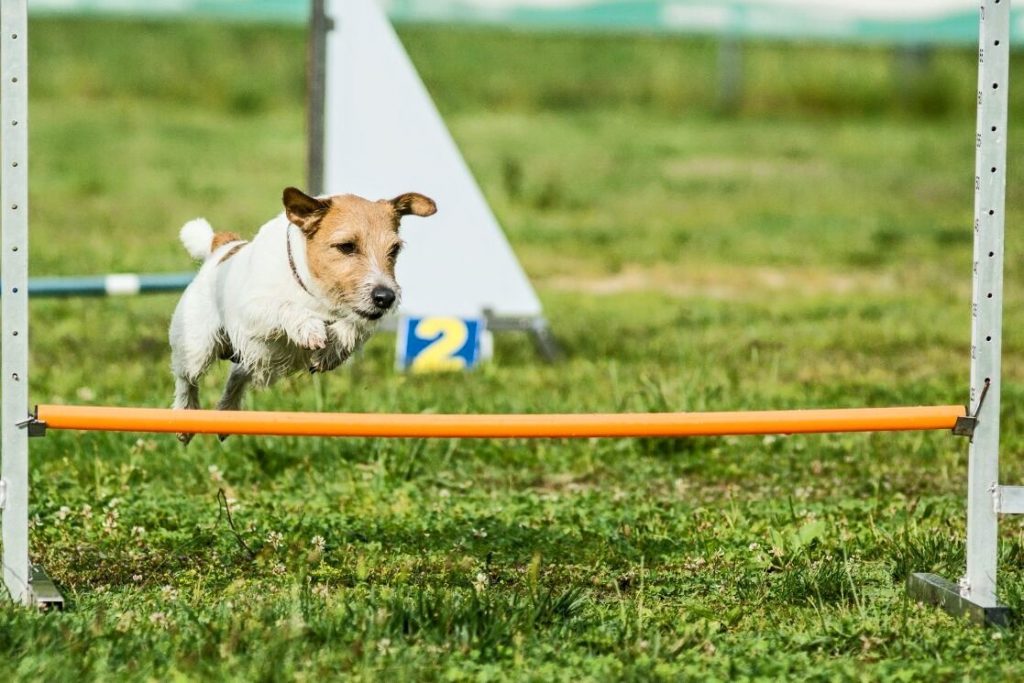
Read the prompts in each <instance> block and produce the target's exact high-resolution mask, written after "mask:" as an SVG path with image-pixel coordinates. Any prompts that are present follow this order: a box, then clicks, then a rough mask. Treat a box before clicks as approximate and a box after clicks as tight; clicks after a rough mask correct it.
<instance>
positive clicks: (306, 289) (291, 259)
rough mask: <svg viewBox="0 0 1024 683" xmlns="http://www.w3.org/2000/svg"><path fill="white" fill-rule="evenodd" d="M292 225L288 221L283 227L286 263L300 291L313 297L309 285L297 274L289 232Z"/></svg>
mask: <svg viewBox="0 0 1024 683" xmlns="http://www.w3.org/2000/svg"><path fill="white" fill-rule="evenodd" d="M293 225H295V224H294V223H289V224H288V227H287V228H286V229H285V233H284V241H285V244H287V245H288V265H289V266H290V267H291V269H292V275H293V276H294V277H295V281H296V282H298V283H299V287H302V291H304V292H305V293H306V294H309V295H310V296H312V297H313V298H314V299H315V298H316V297H315V296H313V292H311V291H309V287H307V286H306V283H305V282H303V281H302V277H301V276H300V275H299V269H298V268H296V267H295V257H294V256H292V233H291V230H292V226H293Z"/></svg>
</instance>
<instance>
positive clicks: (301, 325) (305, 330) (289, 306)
mask: <svg viewBox="0 0 1024 683" xmlns="http://www.w3.org/2000/svg"><path fill="white" fill-rule="evenodd" d="M245 318H246V319H247V322H248V325H247V326H246V327H247V328H248V329H249V330H250V332H255V333H256V336H266V337H268V338H269V337H274V336H277V335H280V334H282V333H283V334H284V335H285V336H286V337H288V340H289V341H290V342H292V343H293V344H295V345H297V346H299V347H301V348H303V349H309V350H310V351H316V350H317V349H322V348H324V347H326V346H327V324H326V323H325V322H324V321H323V320H321V319H320V318H318V317H316V316H314V315H312V314H311V313H310V311H309V310H308V309H306V308H304V307H302V306H299V305H297V304H294V303H290V302H289V303H283V304H282V303H277V304H276V305H273V304H272V305H270V306H268V305H267V301H265V300H257V301H253V302H252V303H251V304H249V306H247V307H246V311H245Z"/></svg>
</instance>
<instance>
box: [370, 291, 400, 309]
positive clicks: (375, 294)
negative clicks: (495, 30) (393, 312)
mask: <svg viewBox="0 0 1024 683" xmlns="http://www.w3.org/2000/svg"><path fill="white" fill-rule="evenodd" d="M370 297H371V298H372V299H373V303H375V304H376V305H377V307H378V308H391V304H393V303H395V290H393V289H390V288H389V287H382V286H378V287H374V288H373V291H372V292H370Z"/></svg>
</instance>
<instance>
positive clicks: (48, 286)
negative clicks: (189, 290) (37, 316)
mask: <svg viewBox="0 0 1024 683" xmlns="http://www.w3.org/2000/svg"><path fill="white" fill-rule="evenodd" d="M193 277H195V273H143V274H135V273H115V274H110V275H86V276H70V277H34V278H29V281H28V295H29V296H30V297H64V298H67V297H77V296H131V295H134V294H159V293H166V292H180V291H181V290H183V289H185V287H186V286H188V283H189V282H191V281H192V278H193ZM0 291H2V283H0Z"/></svg>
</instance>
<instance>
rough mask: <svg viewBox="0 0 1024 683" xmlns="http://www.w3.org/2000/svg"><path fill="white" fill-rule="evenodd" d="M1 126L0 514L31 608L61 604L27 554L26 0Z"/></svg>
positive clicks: (6, 43)
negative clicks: (0, 401) (0, 324)
mask: <svg viewBox="0 0 1024 683" xmlns="http://www.w3.org/2000/svg"><path fill="white" fill-rule="evenodd" d="M0 33H2V36H0V53H2V57H0V58H2V60H3V64H2V66H0V73H2V78H3V81H2V84H0V125H2V126H3V128H2V131H3V154H2V157H0V158H2V161H0V163H2V164H3V168H2V171H0V175H2V181H0V221H2V225H3V239H2V240H0V243H2V249H3V257H2V258H0V268H2V269H3V277H4V282H3V286H4V288H5V289H6V291H5V292H4V296H3V297H0V300H2V302H3V303H2V313H3V327H2V334H3V341H2V343H0V353H2V355H3V358H2V361H0V372H2V373H3V378H2V381H0V391H2V392H3V406H2V409H0V419H2V423H0V447H2V451H0V457H2V460H3V463H2V467H0V514H2V515H3V523H2V528H3V532H2V533H3V577H4V585H6V586H7V590H8V592H10V594H11V597H12V598H13V599H14V600H16V601H18V602H21V603H24V604H26V605H32V604H36V605H47V604H55V603H56V604H62V602H63V600H62V599H61V597H60V594H58V593H57V592H56V590H55V589H54V587H53V584H52V583H51V582H50V580H49V579H48V578H46V575H45V574H44V573H43V572H42V570H41V569H39V568H38V567H34V566H33V565H32V563H31V561H30V560H29V554H28V486H29V476H28V468H29V461H28V436H29V435H28V429H27V428H26V427H27V421H26V413H27V411H28V15H27V8H26V0H4V1H3V3H2V9H0Z"/></svg>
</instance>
